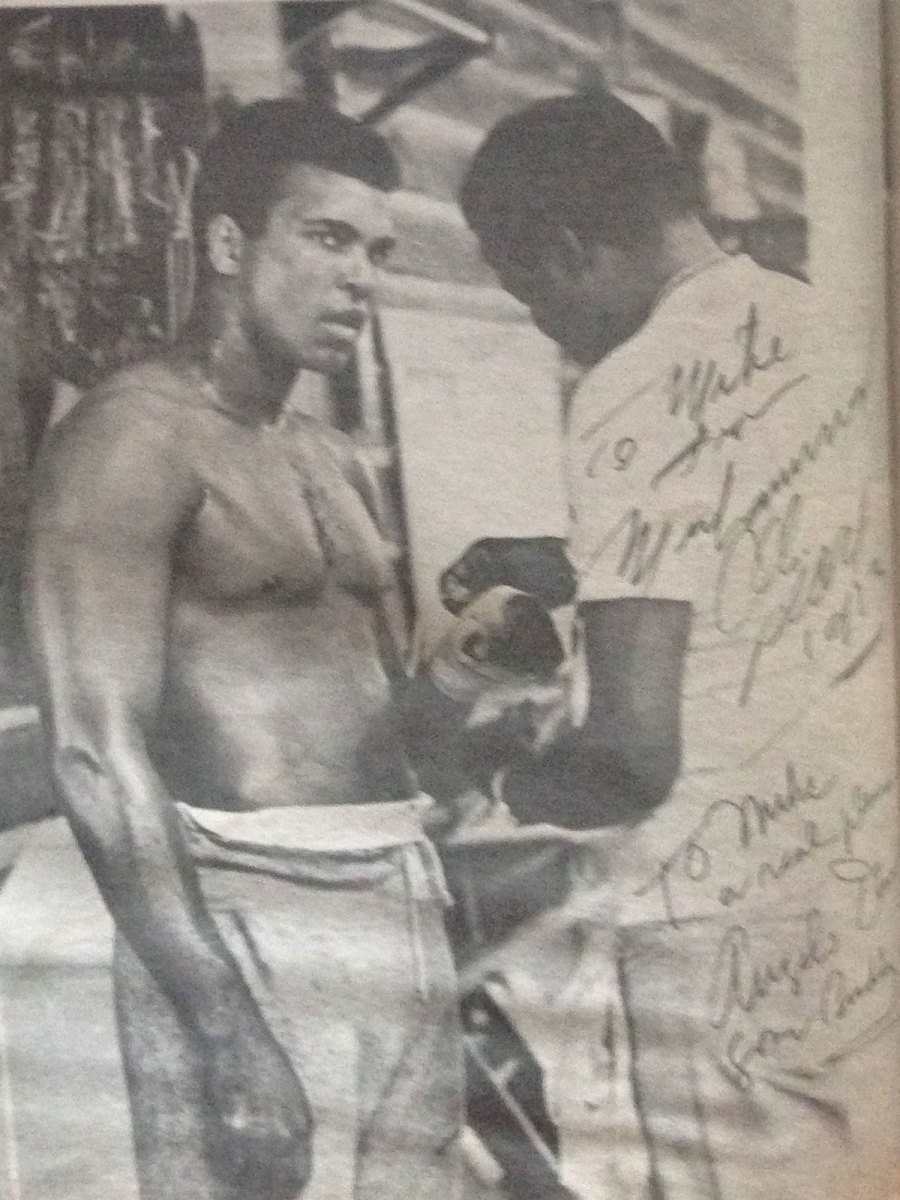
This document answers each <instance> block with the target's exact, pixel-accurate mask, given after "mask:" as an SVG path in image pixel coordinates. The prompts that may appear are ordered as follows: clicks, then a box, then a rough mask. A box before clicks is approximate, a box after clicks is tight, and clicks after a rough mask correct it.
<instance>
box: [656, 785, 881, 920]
mask: <svg viewBox="0 0 900 1200" xmlns="http://www.w3.org/2000/svg"><path fill="white" fill-rule="evenodd" d="M784 781H785V782H784V786H783V788H779V789H777V790H775V791H773V792H771V793H769V794H767V795H756V794H751V793H748V794H746V795H743V796H740V797H738V798H736V799H735V798H721V799H717V800H715V801H713V802H712V803H711V804H709V805H708V806H707V807H706V809H705V810H704V812H703V813H702V815H701V817H700V819H699V821H698V822H697V824H696V825H695V826H694V828H693V829H692V830H691V832H690V833H689V834H688V835H687V836H686V837H685V838H684V839H683V840H682V841H681V842H679V843H678V845H676V846H675V847H674V848H673V849H672V851H671V852H670V853H669V854H667V855H666V856H665V857H664V858H663V859H661V860H660V861H659V862H658V864H657V866H656V868H655V870H654V872H653V874H652V875H651V876H650V878H649V879H648V880H647V881H646V882H645V883H643V884H642V885H641V886H640V887H639V888H638V889H637V891H636V895H638V896H645V895H649V894H651V893H654V892H656V893H658V894H659V896H660V898H661V900H662V903H663V906H664V910H665V913H666V917H667V919H668V921H669V922H670V923H671V924H673V925H675V926H677V925H678V924H679V922H680V921H681V920H682V919H684V916H685V915H687V914H685V913H682V911H681V907H682V906H681V903H680V898H681V897H682V896H686V897H687V901H686V904H687V910H688V913H690V912H691V911H692V910H693V906H694V903H695V899H694V897H695V894H696V890H697V888H698V887H700V888H702V889H703V891H704V892H707V891H709V890H710V888H712V889H713V894H714V896H715V902H716V904H717V905H718V907H720V908H721V909H723V910H728V909H731V908H733V907H734V906H735V905H737V904H738V903H739V902H740V901H742V900H744V899H746V898H747V897H748V896H749V895H750V894H751V893H752V892H756V893H757V894H761V895H764V894H765V893H766V892H767V891H768V890H769V889H770V888H771V887H772V886H773V885H775V884H777V883H779V882H780V881H781V880H782V879H784V878H785V877H786V876H788V875H790V874H792V873H794V872H795V871H796V870H797V869H798V868H799V867H802V866H803V865H804V864H806V863H808V862H810V861H812V860H817V859H821V860H823V862H824V861H826V860H827V862H828V863H829V866H828V869H829V870H830V871H831V873H832V875H833V876H834V877H835V878H836V879H838V880H839V881H840V882H844V883H846V884H847V886H853V887H854V888H856V889H857V890H858V899H859V903H860V904H862V903H863V901H865V903H866V912H867V913H870V912H871V909H872V904H873V899H874V901H875V902H878V901H882V900H883V899H884V897H885V895H886V893H887V891H888V889H889V887H890V886H891V885H892V884H893V883H894V882H895V881H896V875H892V876H889V877H888V878H887V881H886V882H885V877H884V872H882V873H881V874H878V873H877V872H876V871H875V870H874V868H872V869H870V870H869V871H868V873H866V864H865V862H864V861H863V860H860V859H857V858H856V839H857V836H858V835H859V834H860V833H861V832H862V830H864V829H865V827H866V825H867V824H868V822H869V820H870V819H871V817H872V816H873V814H874V813H875V811H876V810H877V808H878V806H879V805H880V804H882V803H883V802H884V801H885V800H886V799H887V798H888V797H889V796H890V795H892V794H893V792H894V787H895V783H894V779H893V778H892V777H891V778H886V779H882V780H880V781H879V782H878V783H876V784H875V785H874V786H864V785H862V784H854V785H853V786H852V787H850V788H849V789H848V790H847V793H846V795H845V797H844V799H843V801H842V802H841V803H835V791H836V787H837V781H836V780H835V778H834V777H828V778H819V777H817V776H816V775H814V774H811V773H810V774H807V775H805V776H804V775H802V774H801V773H800V772H799V771H798V769H797V767H796V766H795V765H794V764H793V763H790V762H789V763H787V764H786V766H785V768H784ZM824 800H830V801H831V803H829V805H827V806H823V805H822V801H824ZM791 818H792V820H790V821H789V819H791ZM798 819H800V824H799V828H798V825H797V821H798ZM776 835H780V836H778V837H776ZM769 847H771V849H769ZM826 852H827V853H826ZM751 854H752V861H749V862H748V855H751ZM763 855H764V857H763ZM873 889H874V891H873Z"/></svg>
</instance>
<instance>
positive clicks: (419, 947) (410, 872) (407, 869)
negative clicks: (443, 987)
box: [400, 845, 429, 1001]
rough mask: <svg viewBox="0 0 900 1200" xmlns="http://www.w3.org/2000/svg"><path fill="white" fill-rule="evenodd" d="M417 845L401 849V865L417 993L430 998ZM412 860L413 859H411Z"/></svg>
mask: <svg viewBox="0 0 900 1200" xmlns="http://www.w3.org/2000/svg"><path fill="white" fill-rule="evenodd" d="M415 853H416V847H415V846H414V845H413V846H404V847H403V848H402V849H401V851H400V867H401V870H402V871H403V885H404V888H405V890H406V920H407V925H408V927H409V948H410V952H411V954H412V960H413V971H414V972H415V978H416V994H417V995H418V997H419V999H420V1000H422V1001H425V1000H427V999H428V991H429V988H428V972H427V969H426V963H425V942H424V939H423V936H422V917H421V914H420V913H419V897H418V888H417V887H416V886H415V879H414V873H415V867H416V866H421V864H420V863H418V862H417V861H416V860H415V859H413V857H412V856H413V855H415ZM411 860H412V861H411Z"/></svg>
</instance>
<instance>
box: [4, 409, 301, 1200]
mask: <svg viewBox="0 0 900 1200" xmlns="http://www.w3.org/2000/svg"><path fill="white" fill-rule="evenodd" d="M127 399H128V398H125V397H113V398H112V399H110V400H107V401H105V402H103V403H99V404H94V403H89V404H88V406H86V407H84V408H83V409H82V410H80V411H76V413H75V415H74V417H73V418H72V419H71V420H70V421H69V422H68V423H67V424H66V425H65V426H64V427H63V428H62V430H61V431H60V432H59V434H58V436H56V437H54V438H53V439H51V441H50V443H49V445H48V447H47V448H46V451H45V453H44V455H43V458H42V460H41V462H40V464H39V466H38V468H37V471H36V478H35V481H34V487H35V492H34V494H35V499H34V503H33V509H32V513H31V520H30V527H29V539H28V556H27V589H26V609H27V615H28V622H29V631H30V636H31V640H32V644H33V648H34V651H35V657H36V661H37V664H38V668H39V674H40V680H41V688H42V701H43V707H44V713H45V719H46V721H47V725H48V730H49V734H50V740H51V746H52V771H53V778H54V782H55V786H56V789H57V791H58V794H59V799H60V802H61V804H62V806H63V808H64V811H65V812H66V814H67V815H68V817H69V820H70V822H71V824H72V828H73V830H74V832H75V835H76V837H77V839H78V841H79V844H80V845H81V848H82V850H83V852H84V854H85V857H86V858H87V860H88V863H89V865H90V867H91V869H92V871H93V874H94V876H95V878H96V881H97V883H98V885H99V887H100V890H101V892H102V894H103V896H104V899H105V900H106V903H107V905H108V906H109V909H110V911H111V912H112V915H113V917H114V919H115V921H116V924H117V925H118V927H119V928H120V930H121V931H122V932H123V933H124V934H125V936H126V937H127V938H128V941H129V943H130V944H131V946H132V948H133V949H134V950H135V952H136V953H137V954H138V956H139V957H140V958H141V959H142V961H143V962H144V964H145V965H146V966H147V968H148V969H149V970H150V972H151V973H152V974H153V976H154V977H155V979H156V981H157V983H158V984H159V986H160V988H161V989H162V990H163V991H164V992H165V993H166V994H167V995H168V996H169V997H170V999H171V1000H172V1002H173V1004H174V1005H175V1007H176V1010H177V1011H178V1013H179V1015H180V1017H181V1019H182V1021H183V1023H184V1025H185V1027H186V1029H187V1030H188V1032H189V1033H190V1034H191V1035H192V1036H194V1037H195V1038H196V1039H197V1040H198V1043H199V1045H200V1047H201V1050H202V1053H203V1055H204V1060H205V1063H206V1067H207V1072H208V1074H207V1079H206V1083H207V1088H208V1099H209V1102H210V1105H211V1109H212V1111H213V1112H216V1113H217V1114H218V1116H219V1119H220V1121H221V1128H220V1130H219V1136H220V1137H221V1139H222V1153H221V1155H220V1159H221V1161H222V1164H223V1166H222V1169H223V1170H224V1171H226V1172H229V1171H230V1172H231V1174H232V1175H234V1173H235V1171H236V1172H237V1173H238V1174H237V1177H240V1172H241V1171H246V1170H255V1169H256V1166H257V1165H258V1160H259V1158H260V1157H261V1156H267V1157H270V1158H272V1159H274V1158H276V1157H278V1156H279V1155H280V1156H281V1161H280V1162H279V1163H278V1165H277V1166H276V1167H274V1168H268V1167H266V1168H264V1169H265V1170H266V1171H267V1173H268V1176H269V1179H268V1183H269V1184H270V1185H271V1187H269V1186H266V1184H264V1182H263V1180H262V1179H260V1180H259V1181H258V1182H259V1194H260V1195H261V1196H267V1197H268V1196H272V1197H278V1196H282V1195H283V1196H288V1195H295V1194H296V1191H297V1185H298V1181H301V1182H302V1179H303V1178H304V1177H305V1171H306V1165H307V1164H306V1159H305V1158H303V1161H302V1162H301V1163H300V1165H299V1167H298V1164H297V1162H296V1161H292V1162H291V1163H290V1164H289V1165H288V1166H287V1167H286V1166H285V1161H284V1159H285V1156H286V1155H289V1154H290V1152H291V1150H292V1149H294V1148H295V1147H294V1142H293V1140H292V1139H294V1138H295V1137H296V1136H298V1131H300V1132H302V1133H303V1134H305V1130H306V1125H305V1124H304V1122H305V1120H306V1112H305V1109H304V1098H303V1094H302V1090H301V1089H300V1085H299V1083H298V1081H297V1080H296V1077H294V1076H293V1074H292V1072H291V1071H290V1067H289V1064H288V1063H287V1060H286V1059H284V1056H283V1054H282V1052H281V1051H280V1048H278V1047H277V1044H276V1043H275V1042H274V1039H273V1038H272V1037H271V1035H270V1034H269V1031H268V1030H267V1029H266V1027H265V1026H264V1023H263V1021H262V1018H261V1016H260V1015H259V1012H258V1009H257V1007H256V1004H255V1002H254V1001H253V999H252V996H251V994H250V992H249V989H248V988H247V986H246V984H245V982H244V980H243V978H242V976H241V974H240V972H239V971H238V969H237V967H236V965H235V963H234V962H233V960H232V959H231V956H230V955H229V953H228V951H227V949H226V947H225V945H224V943H223V942H222V940H221V938H220V936H219V933H218V931H217V928H216V926H215V923H214V921H213V919H212V917H211V916H210V914H209V912H208V911H207V909H206V907H205V905H204V902H203V899H202V896H201V893H200V889H199V886H198V882H197V877H196V873H195V871H194V868H193V865H192V863H191V861H190V858H189V857H188V854H187V852H186V848H185V845H184V842H183V840H182V836H181V832H180V827H179V822H178V816H177V812H176V810H175V807H174V804H173V803H172V801H171V799H170V798H169V796H168V795H167V794H166V791H165V789H164V787H163V785H162V782H161V780H160V778H159V776H158V774H157V772H156V771H155V770H154V768H153V765H152V763H151V761H150V758H149V755H148V752H147V737H148V734H149V732H150V731H151V729H152V726H153V723H154V720H155V718H156V712H157V706H158V704H159V701H160V695H161V689H162V685H163V674H164V664H165V656H166V633H167V613H168V605H169V602H170V555H171V548H172V544H173V541H174V539H175V538H176V537H177V535H178V533H179V530H180V528H181V526H182V523H183V522H184V521H185V520H186V519H187V518H188V517H189V516H190V514H191V512H192V510H193V508H194V506H195V505H196V504H197V503H198V501H199V498H200V490H199V486H198V484H197V482H196V481H195V479H194V478H193V477H192V474H191V472H190V470H189V469H187V467H186V466H185V464H184V461H183V456H182V450H181V446H180V445H179V433H178V429H177V422H176V421H175V414H174V412H163V413H162V414H161V415H160V414H153V413H150V414H148V413H147V408H146V405H144V406H143V409H142V407H141V405H132V404H129V403H128V402H127ZM167 418H168V419H167ZM253 1064H255V1065H256V1068H257V1071H258V1075H259V1078H260V1080H262V1081H263V1082H261V1083H260V1082H258V1081H257V1080H256V1079H254V1077H253V1075H252V1073H251V1068H252V1066H253ZM267 1068H268V1069H267ZM265 1086H268V1088H269V1092H268V1093H266V1094H263V1092H262V1089H263V1088H264V1087H265ZM254 1088H255V1089H256V1090H255V1091H254ZM292 1089H293V1090H292ZM291 1114H293V1115H291ZM254 1118H256V1120H257V1124H256V1125H255V1126H254V1120H253V1119H254ZM239 1123H240V1124H239ZM248 1126H249V1132H248ZM254 1139H255V1140H254ZM238 1142H240V1145H238ZM248 1143H249V1144H248ZM305 1149H306V1148H305V1146H304V1147H303V1152H304V1154H305ZM301 1157H302V1156H301ZM232 1168H233V1169H232ZM273 1172H274V1174H273ZM279 1172H280V1176H279V1177H278V1178H276V1175H277V1173H279Z"/></svg>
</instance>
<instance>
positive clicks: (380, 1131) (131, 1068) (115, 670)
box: [27, 101, 461, 1200]
mask: <svg viewBox="0 0 900 1200" xmlns="http://www.w3.org/2000/svg"><path fill="white" fill-rule="evenodd" d="M396 184H397V168H396V164H395V162H394V160H393V158H392V156H391V154H390V152H389V150H388V149H387V147H386V145H385V144H384V142H383V141H382V140H381V139H380V138H379V137H378V135H376V134H375V133H374V132H372V131H371V130H368V129H366V128H364V127H362V126H359V125H358V124H356V123H354V122H353V121H350V120H348V119H346V118H343V117H341V116H338V115H336V114H331V113H324V112H322V113H319V112H316V113H310V112H308V111H306V110H303V109H301V108H299V107H298V106H297V105H295V104H294V103H293V102H290V101H265V102H259V103H257V104H254V105H251V106H248V107H247V108H245V109H243V110H241V111H240V112H239V113H238V114H237V115H236V116H234V117H232V118H230V119H229V121H228V124H227V125H226V126H225V127H224V128H223V129H222V130H220V132H219V133H218V134H217V136H216V137H215V138H214V139H213V140H212V142H211V143H210V144H209V146H208V147H207V149H206V151H205V153H204V156H203V168H202V171H201V177H200V181H199V184H198V190H197V194H196V197H195V219H196V230H197V245H198V256H199V259H200V281H199V290H198V297H197V302H196V305H195V311H194V315H193V318H192V320H191V322H190V325H189V328H188V329H187V330H186V332H185V334H184V336H183V337H182V339H181V341H180V343H179V344H178V345H177V346H175V347H174V349H173V350H172V352H171V353H170V354H168V355H167V356H166V357H164V358H162V359H160V360H158V361H153V362H148V363H144V364H142V365H140V366H137V367H134V368H131V369H128V370H125V371H123V372H121V373H119V374H117V375H116V376H114V377H113V378H112V379H110V380H109V381H107V382H106V383H105V384H104V385H103V386H101V387H100V388H98V389H97V390H96V391H94V392H93V393H92V394H90V395H88V396H86V397H85V398H84V399H83V400H82V401H81V402H80V404H79V405H78V406H77V407H76V409H75V410H74V412H73V413H72V414H71V415H70V416H69V417H68V418H66V419H65V420H64V421H63V422H62V423H61V424H60V426H58V427H57V429H56V430H55V431H54V433H53V435H52V436H51V438H50V439H49V442H48V444H47V445H46V446H45V448H44V451H43V454H42V459H41V461H40V463H39V466H38V470H37V479H36V486H35V489H34V496H35V500H34V505H33V511H32V514H31V525H30V552H29V571H28V576H29V577H28V586H27V607H28V612H29V619H30V627H31V633H32V640H33V644H34V647H35V650H36V655H37V659H38V662H39V665H40V670H41V675H42V683H43V703H44V712H45V719H46V722H47V728H48V731H49V734H50V738H51V743H52V765H53V773H54V779H55V784H56V787H57V790H58V793H59V797H60V800H61V803H62V804H63V806H64V809H65V812H66V813H67V815H68V817H69V820H70V822H71V824H72V827H73V829H74V831H75V834H76V836H77V839H78V841H79V843H80V845H81V848H82V850H83V852H84V854H85V856H86V858H87V860H88V863H89V865H90V867H91V869H92V871H93V873H94V876H95V878H96V881H97V883H98V885H99V887H100V890H101V892H102V894H103V896H104V898H105V900H106V903H107V904H108V906H109V909H110V910H111V912H112V915H113V917H114V920H115V923H116V927H117V946H116V963H115V982H116V1002H117V1014H118V1021H119V1030H120V1039H121V1044H122V1052H123V1059H124V1065H125V1071H126V1076H127V1080H128V1085H129V1092H130V1098H131V1106H132V1118H133V1122H132V1123H133V1128H134V1136H135V1147H136V1156H137V1168H138V1175H139V1180H140V1189H141V1196H142V1198H143V1200H157V1198H158V1200H171V1197H173V1196H178V1197H180V1198H181V1200H238V1198H242V1200H250V1197H252V1198H253V1200H288V1198H290V1197H295V1196H297V1195H299V1194H300V1193H301V1192H305V1193H306V1194H308V1195H313V1194H316V1195H318V1194H319V1190H320V1187H323V1188H324V1192H327V1194H328V1195H329V1196H336V1195H339V1194H340V1195H344V1194H346V1195H348V1196H349V1195H350V1194H352V1195H353V1196H354V1197H358V1198H359V1200H376V1198H378V1200H382V1198H383V1200H393V1198H394V1197H396V1196H398V1195H400V1194H401V1193H402V1192H403V1191H404V1190H408V1189H409V1186H410V1183H411V1181H412V1180H415V1185H416V1195H417V1196H420V1197H426V1196H427V1197H434V1198H435V1200H446V1198H447V1197H451V1196H452V1195H453V1194H454V1192H455V1180H456V1166H455V1151H454V1142H455V1136H454V1135H455V1133H456V1131H457V1129H458V1123H459V1113H460V1108H461V1104H460V1099H461V1093H460V1070H459V1049H460V1043H459V1038H458V1034H457V1030H456V1025H455V1020H456V1017H455V1008H456V1004H455V992H454V986H453V974H452V964H451V960H450V956H449V952H448V948H447V944H446V941H445V938H444V933H443V922H442V908H441V902H442V900H443V890H442V888H441V885H440V875H439V870H438V868H437V867H436V866H435V862H434V855H433V851H432V850H431V846H430V843H428V842H427V841H426V839H425V835H424V833H423V829H422V810H423V807H424V805H425V803H426V802H425V801H424V800H423V799H422V798H416V786H415V783H414V781H413V778H412V775H411V773H410V772H409V770H408V769H407V767H406V764H405V762H404V759H403V755H402V753H401V751H400V749H399V743H396V742H394V743H392V741H391V739H390V738H388V737H386V736H383V730H384V727H385V726H386V724H387V723H388V722H385V720H384V719H383V718H384V715H385V713H386V712H389V711H390V687H389V672H390V663H389V660H388V658H387V651H386V647H387V646H388V645H389V644H390V640H389V638H388V636H387V633H386V629H385V622H384V619H383V615H382V614H383V609H384V605H383V598H384V596H385V594H386V591H387V589H388V588H389V585H390V583H391V569H390V558H389V555H388V552H387V547H386V546H385V544H384V542H383V541H382V539H381V537H380V536H379V533H378V530H377V527H376V525H375V522H374V519H373V515H372V502H371V500H372V498H371V493H370V491H369V488H368V484H367V480H366V477H365V473H364V472H363V470H362V469H361V466H360V464H359V463H358V461H357V460H356V459H355V458H354V455H353V452H352V445H351V443H350V442H349V441H347V440H345V439H343V438H342V437H341V436H339V435H338V434H337V433H336V432H335V431H333V430H331V429H329V428H325V427H322V426H321V425H319V424H318V423H316V422H314V421H313V420H311V419H310V420H307V419H305V418H293V419H292V421H291V422H290V423H288V422H286V420H285V419H284V417H283V414H282V410H283V406H284V404H285V400H286V397H287V396H288V393H289V390H290V388H291V386H292V384H293V382H294V380H295V377H296V375H297V372H298V370H299V369H308V370H314V371H318V372H322V373H325V374H328V373H333V372H335V371H338V370H339V369H340V368H342V367H344V366H345V365H346V364H347V362H348V360H349V359H350V357H351V355H352V353H353V348H354V343H355V341H356V339H357V336H358V333H359V331H360V329H361V327H362V326H363V324H364V322H365V321H366V319H367V305H368V301H369V298H370V295H371V292H372V288H373V286H374V284H375V281H376V275H377V269H378V266H379V264H380V263H381V260H382V259H383V257H384V255H385V254H386V252H387V251H388V250H389V249H390V245H391V224H390V220H389V213H388V203H387V196H386V193H387V192H388V191H390V190H391V189H392V188H394V187H395V186H396ZM379 731H381V732H379ZM317 1185H318V1186H317Z"/></svg>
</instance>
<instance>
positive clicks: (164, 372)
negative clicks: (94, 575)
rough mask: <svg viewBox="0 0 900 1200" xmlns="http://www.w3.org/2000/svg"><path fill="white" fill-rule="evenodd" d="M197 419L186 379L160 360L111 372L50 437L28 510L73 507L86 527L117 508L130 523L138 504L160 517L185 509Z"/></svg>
mask: <svg viewBox="0 0 900 1200" xmlns="http://www.w3.org/2000/svg"><path fill="white" fill-rule="evenodd" d="M202 414H203V408H202V406H201V405H200V404H198V402H197V399H196V397H194V396H192V395H191V392H190V387H189V385H188V382H187V380H186V379H185V377H184V375H183V374H182V373H181V372H179V371H178V370H177V369H175V368H172V367H171V366H169V364H167V363H166V362H165V361H163V360H160V361H154V362H148V363H142V364H139V365H138V366H134V367H129V368H127V369H124V370H122V371H119V372H116V374H114V375H112V376H110V377H109V378H108V379H106V380H104V381H103V382H102V383H101V384H99V385H98V386H97V387H95V388H93V389H92V390H91V391H89V392H86V393H85V394H84V396H83V397H82V398H81V399H80V400H79V401H78V403H77V404H76V405H75V407H74V408H73V409H72V410H71V412H69V413H68V414H67V415H66V416H65V417H64V418H63V419H62V420H61V421H60V422H59V423H58V424H57V425H56V426H55V427H54V428H53V429H52V430H51V431H50V433H49V434H48V436H47V438H46V439H45V442H44V445H43V446H42V448H41V452H40V454H39V456H38V463H37V465H36V472H35V475H36V487H35V489H34V505H33V507H34V508H36V509H38V510H40V511H43V513H44V514H47V513H49V512H55V513H56V514H57V515H61V514H62V513H64V512H67V511H70V513H74V512H75V511H76V510H77V512H78V513H79V514H80V517H81V518H82V519H83V520H84V521H86V522H88V523H89V522H90V520H91V516H92V514H103V518H102V519H103V520H104V521H107V520H109V519H110V518H111V516H112V515H113V514H114V513H115V512H116V511H120V512H122V513H127V515H128V519H129V520H133V519H134V517H135V511H134V510H135V509H136V508H137V506H138V504H139V503H140V502H141V501H142V500H143V501H144V502H146V505H149V506H150V507H155V508H156V509H157V511H158V512H160V515H161V510H162V509H166V510H168V509H170V508H172V507H175V508H178V507H181V506H183V503H184V502H186V501H187V499H188V498H189V497H190V496H191V495H192V494H193V493H194V492H195V491H196V490H197V483H196V472H195V469H194V463H193V462H192V451H191V446H192V445H193V444H195V443H196V441H197V438H198V437H200V436H201V435H202V419H203V417H202ZM192 427H196V430H194V429H193V428H192ZM192 433H193V434H194V436H192Z"/></svg>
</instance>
